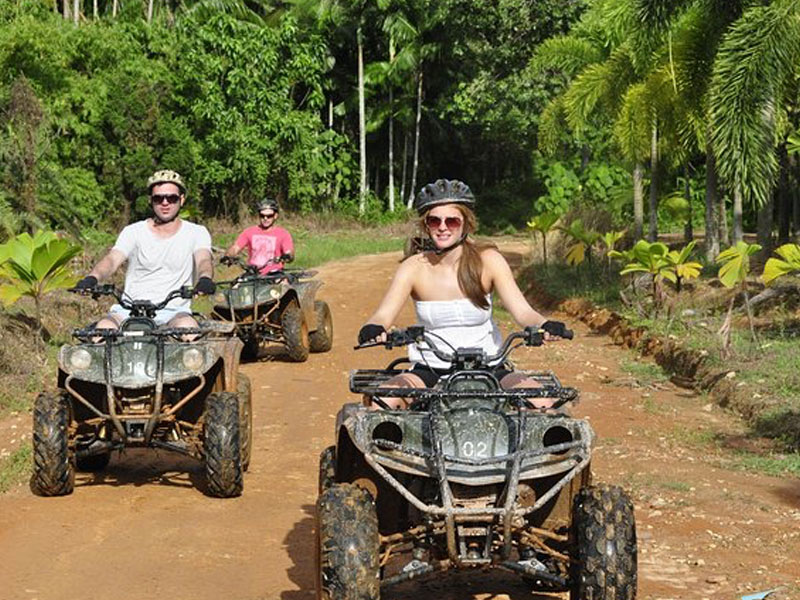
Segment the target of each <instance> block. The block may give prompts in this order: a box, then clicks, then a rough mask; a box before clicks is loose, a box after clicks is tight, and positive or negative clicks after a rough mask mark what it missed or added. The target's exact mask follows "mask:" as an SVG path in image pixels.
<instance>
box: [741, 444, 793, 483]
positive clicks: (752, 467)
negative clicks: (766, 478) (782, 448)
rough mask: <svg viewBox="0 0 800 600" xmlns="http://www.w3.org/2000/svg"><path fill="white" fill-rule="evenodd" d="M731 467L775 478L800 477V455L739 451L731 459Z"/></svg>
mask: <svg viewBox="0 0 800 600" xmlns="http://www.w3.org/2000/svg"><path fill="white" fill-rule="evenodd" d="M730 467H731V468H734V469H737V470H742V471H749V472H755V473H764V474H766V475H773V476H775V477H786V476H793V477H800V454H796V453H795V454H781V453H769V454H760V453H759V454H756V453H753V452H747V451H742V450H739V451H736V452H734V454H733V456H732V457H731V461H730Z"/></svg>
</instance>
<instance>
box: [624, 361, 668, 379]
mask: <svg viewBox="0 0 800 600" xmlns="http://www.w3.org/2000/svg"><path fill="white" fill-rule="evenodd" d="M620 367H621V368H622V370H623V371H624V372H625V373H628V374H629V375H631V376H633V377H634V378H635V379H636V380H637V381H638V382H639V383H640V384H642V385H648V384H652V383H658V382H664V381H667V380H668V379H669V378H668V377H667V375H666V373H664V371H663V369H661V367H659V366H658V365H657V364H655V363H653V362H649V361H639V360H635V359H632V360H624V361H622V363H621V364H620Z"/></svg>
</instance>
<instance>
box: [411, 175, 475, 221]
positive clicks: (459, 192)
mask: <svg viewBox="0 0 800 600" xmlns="http://www.w3.org/2000/svg"><path fill="white" fill-rule="evenodd" d="M439 204H464V205H466V206H468V207H469V208H474V207H475V196H473V195H472V190H470V189H469V186H468V185H467V184H466V183H464V182H463V181H459V180H458V179H437V180H436V181H434V182H433V183H429V184H428V185H426V186H425V187H423V188H422V189H421V190H420V191H419V194H417V199H416V201H415V202H414V208H416V209H417V212H418V213H420V214H422V213H423V212H425V211H426V210H428V209H429V208H433V207H434V206H438V205H439Z"/></svg>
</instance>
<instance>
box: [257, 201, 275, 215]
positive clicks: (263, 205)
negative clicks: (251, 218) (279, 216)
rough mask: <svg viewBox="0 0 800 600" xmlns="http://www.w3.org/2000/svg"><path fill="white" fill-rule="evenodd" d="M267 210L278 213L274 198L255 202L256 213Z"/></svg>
mask: <svg viewBox="0 0 800 600" xmlns="http://www.w3.org/2000/svg"><path fill="white" fill-rule="evenodd" d="M268 208H269V209H271V210H274V211H275V212H280V207H279V206H278V201H277V200H275V198H264V199H263V200H259V201H258V202H256V212H261V211H262V210H266V209H268Z"/></svg>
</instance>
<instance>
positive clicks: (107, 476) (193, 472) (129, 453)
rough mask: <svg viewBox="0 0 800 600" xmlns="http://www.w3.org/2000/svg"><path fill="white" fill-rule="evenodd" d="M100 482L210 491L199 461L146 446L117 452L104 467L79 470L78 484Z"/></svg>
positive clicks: (77, 474) (103, 483)
mask: <svg viewBox="0 0 800 600" xmlns="http://www.w3.org/2000/svg"><path fill="white" fill-rule="evenodd" d="M100 485H110V486H126V485H132V486H135V487H140V486H145V485H165V486H171V487H178V488H196V489H197V490H199V491H200V492H203V493H205V492H206V481H205V472H204V469H203V465H202V464H200V463H199V462H198V461H196V460H194V459H192V458H189V457H186V456H180V455H178V454H172V453H169V452H154V451H152V450H144V449H141V450H140V449H128V450H126V451H124V452H123V453H122V454H121V455H120V454H118V453H116V452H115V453H113V454H112V457H111V462H110V463H109V465H108V467H106V468H105V469H104V470H103V471H100V472H97V473H84V472H81V471H78V472H77V473H76V474H75V487H76V488H80V487H91V486H100Z"/></svg>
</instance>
